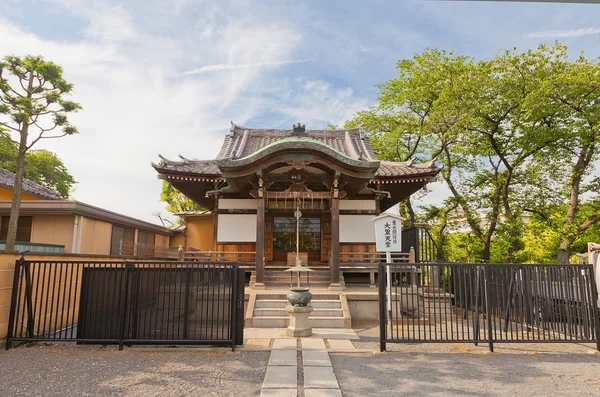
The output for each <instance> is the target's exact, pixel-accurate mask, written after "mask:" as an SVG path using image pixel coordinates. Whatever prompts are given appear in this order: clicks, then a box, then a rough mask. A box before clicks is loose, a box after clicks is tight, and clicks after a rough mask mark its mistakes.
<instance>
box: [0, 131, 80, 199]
mask: <svg viewBox="0 0 600 397" xmlns="http://www.w3.org/2000/svg"><path fill="white" fill-rule="evenodd" d="M18 152H19V147H18V145H17V143H16V142H14V141H13V140H12V139H10V137H9V136H6V135H3V136H0V168H4V169H5V170H8V171H11V172H15V171H16V168H17V162H16V159H17V154H18ZM24 176H25V178H27V179H31V180H32V181H34V182H36V183H39V184H40V185H42V186H45V187H47V188H49V189H52V190H54V191H56V192H58V193H59V194H60V195H61V196H62V197H63V198H65V199H68V198H69V197H70V195H71V191H72V190H73V187H74V186H75V184H76V183H77V181H75V178H74V177H73V176H72V175H71V174H70V173H69V171H68V170H67V167H66V166H65V165H64V163H63V162H62V160H61V159H60V158H58V156H56V154H55V153H52V152H50V151H48V150H43V149H42V150H31V151H29V152H27V153H26V154H25V173H24Z"/></svg>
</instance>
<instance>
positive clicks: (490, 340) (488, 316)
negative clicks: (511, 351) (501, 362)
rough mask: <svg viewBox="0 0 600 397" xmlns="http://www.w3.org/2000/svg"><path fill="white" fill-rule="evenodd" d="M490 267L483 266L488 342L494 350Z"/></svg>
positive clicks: (492, 350) (491, 350) (491, 349)
mask: <svg viewBox="0 0 600 397" xmlns="http://www.w3.org/2000/svg"><path fill="white" fill-rule="evenodd" d="M489 272H490V269H489V266H487V265H484V266H483V281H484V284H483V285H484V290H483V293H484V296H485V317H486V320H487V328H488V329H487V331H488V332H487V333H488V344H489V347H490V352H492V353H493V352H494V340H493V336H492V310H491V308H490V296H489V288H488V285H489V283H490V281H489V280H490V274H489Z"/></svg>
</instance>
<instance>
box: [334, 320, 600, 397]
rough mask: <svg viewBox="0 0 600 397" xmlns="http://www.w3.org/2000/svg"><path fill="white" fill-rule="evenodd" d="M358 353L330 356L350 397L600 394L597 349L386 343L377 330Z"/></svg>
mask: <svg viewBox="0 0 600 397" xmlns="http://www.w3.org/2000/svg"><path fill="white" fill-rule="evenodd" d="M357 333H358V335H359V336H360V341H353V343H354V345H355V346H356V347H357V349H365V350H370V351H373V352H374V354H370V353H368V354H364V353H361V354H348V353H333V354H330V356H331V361H332V363H333V368H334V371H335V374H336V376H337V378H338V381H339V383H340V387H341V390H342V393H343V395H344V397H359V396H360V397H362V396H403V395H406V396H454V395H461V396H482V395H486V396H550V395H555V396H577V397H582V396H600V353H598V352H597V351H596V350H595V348H596V346H595V345H594V344H577V343H565V344H541V343H538V344H530V343H527V344H495V345H494V347H495V349H494V350H495V353H489V351H488V348H487V345H486V344H482V345H480V346H478V347H477V346H474V345H473V344H469V343H452V344H449V343H421V344H391V343H390V344H388V345H387V350H388V352H386V353H379V329H378V328H366V329H361V330H357Z"/></svg>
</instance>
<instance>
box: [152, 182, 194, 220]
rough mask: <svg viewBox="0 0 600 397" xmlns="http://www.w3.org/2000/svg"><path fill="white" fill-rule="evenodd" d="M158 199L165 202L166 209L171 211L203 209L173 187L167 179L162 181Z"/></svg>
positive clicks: (180, 211)
mask: <svg viewBox="0 0 600 397" xmlns="http://www.w3.org/2000/svg"><path fill="white" fill-rule="evenodd" d="M160 201H162V202H165V203H167V207H166V209H167V211H169V212H171V213H182V212H198V211H204V208H203V207H202V206H201V205H199V204H198V203H196V202H195V201H193V200H191V199H190V198H188V197H187V196H185V195H184V194H183V193H181V192H180V191H179V190H177V189H175V188H174V187H173V186H171V184H169V183H168V182H167V181H163V183H162V190H161V192H160Z"/></svg>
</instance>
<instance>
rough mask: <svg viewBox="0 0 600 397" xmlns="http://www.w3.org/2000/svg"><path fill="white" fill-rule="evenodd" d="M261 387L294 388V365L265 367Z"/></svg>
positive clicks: (296, 378)
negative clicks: (265, 371)
mask: <svg viewBox="0 0 600 397" xmlns="http://www.w3.org/2000/svg"><path fill="white" fill-rule="evenodd" d="M262 387H263V389H294V388H297V387H298V370H297V368H296V367H292V366H289V367H267V373H266V374H265V380H264V381H263V386H262Z"/></svg>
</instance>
